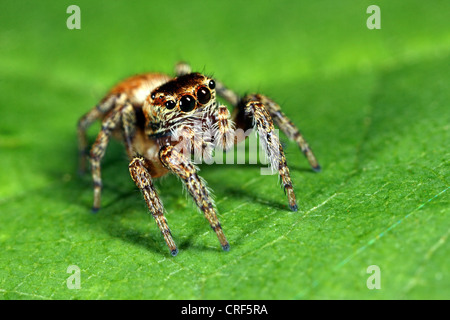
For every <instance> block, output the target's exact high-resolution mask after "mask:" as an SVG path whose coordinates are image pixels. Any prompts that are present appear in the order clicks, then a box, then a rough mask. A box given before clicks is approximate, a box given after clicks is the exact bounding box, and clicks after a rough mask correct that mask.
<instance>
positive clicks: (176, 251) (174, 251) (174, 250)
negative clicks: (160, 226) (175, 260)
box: [170, 248, 178, 257]
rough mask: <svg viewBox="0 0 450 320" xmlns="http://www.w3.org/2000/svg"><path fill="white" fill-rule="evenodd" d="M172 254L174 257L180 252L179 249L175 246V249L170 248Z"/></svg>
mask: <svg viewBox="0 0 450 320" xmlns="http://www.w3.org/2000/svg"><path fill="white" fill-rule="evenodd" d="M170 254H171V255H172V257H175V256H176V255H177V254H178V249H177V248H175V249H173V250H170Z"/></svg>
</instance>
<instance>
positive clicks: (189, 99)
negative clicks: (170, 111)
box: [180, 95, 195, 112]
mask: <svg viewBox="0 0 450 320" xmlns="http://www.w3.org/2000/svg"><path fill="white" fill-rule="evenodd" d="M194 108H195V99H194V97H193V96H190V95H185V96H183V97H182V98H181V99H180V109H181V111H184V112H189V111H192V110H194Z"/></svg>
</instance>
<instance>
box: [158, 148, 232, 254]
mask: <svg viewBox="0 0 450 320" xmlns="http://www.w3.org/2000/svg"><path fill="white" fill-rule="evenodd" d="M159 157H160V159H161V162H162V164H163V165H164V166H166V167H167V168H168V169H169V170H170V171H171V172H173V173H174V174H176V175H177V176H178V177H179V178H181V179H182V180H183V182H184V184H185V186H186V188H187V190H188V191H189V193H190V194H191V196H192V198H193V199H194V201H195V203H196V204H197V206H198V207H199V208H200V210H202V212H203V214H204V215H205V217H206V219H207V220H208V221H209V224H210V226H211V228H212V229H213V230H214V231H215V232H216V235H217V238H219V242H220V244H221V245H222V249H223V250H225V251H228V250H229V249H230V245H229V243H228V241H227V239H226V237H225V235H224V233H223V231H222V227H221V226H220V222H219V220H218V219H217V215H216V210H215V208H214V203H213V200H212V199H211V196H210V194H209V192H208V189H207V188H206V185H205V183H204V182H203V181H202V180H201V179H200V177H199V176H198V175H197V170H196V168H195V166H194V165H193V164H192V163H191V161H190V160H189V159H188V158H186V157H185V156H183V155H182V154H181V153H180V152H178V151H177V150H176V147H174V146H165V147H163V148H162V149H161V151H160V153H159Z"/></svg>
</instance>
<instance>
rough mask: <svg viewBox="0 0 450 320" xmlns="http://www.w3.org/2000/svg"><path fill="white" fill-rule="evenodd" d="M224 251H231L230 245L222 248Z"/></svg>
mask: <svg viewBox="0 0 450 320" xmlns="http://www.w3.org/2000/svg"><path fill="white" fill-rule="evenodd" d="M222 249H223V251H230V244H229V243H227V244H225V245H223V246H222Z"/></svg>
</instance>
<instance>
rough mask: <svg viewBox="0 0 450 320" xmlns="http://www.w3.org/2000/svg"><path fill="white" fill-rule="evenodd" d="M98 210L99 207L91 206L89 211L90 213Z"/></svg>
mask: <svg viewBox="0 0 450 320" xmlns="http://www.w3.org/2000/svg"><path fill="white" fill-rule="evenodd" d="M98 210H100V207H92V209H91V212H92V213H97V212H98Z"/></svg>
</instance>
